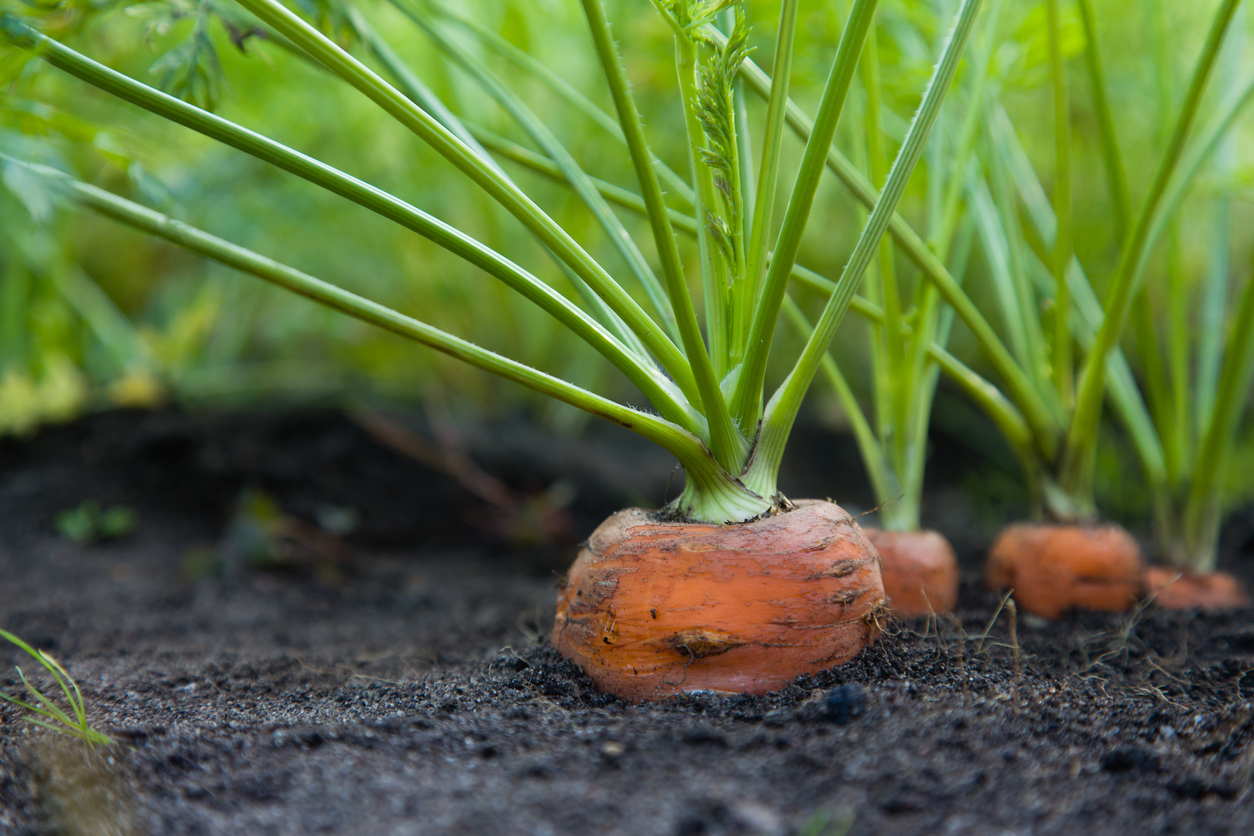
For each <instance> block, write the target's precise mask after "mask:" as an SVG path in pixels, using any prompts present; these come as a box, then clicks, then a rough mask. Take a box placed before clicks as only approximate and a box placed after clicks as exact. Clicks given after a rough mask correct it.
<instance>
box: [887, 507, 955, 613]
mask: <svg viewBox="0 0 1254 836" xmlns="http://www.w3.org/2000/svg"><path fill="white" fill-rule="evenodd" d="M864 530H865V531H866V535H867V537H868V538H870V540H871V543H872V544H873V545H874V546H875V550H876V551H877V552H879V554H880V561H881V563H882V565H883V574H884V593H885V594H886V595H887V596H888V603H889V605H890V606H891V607H892V610H893V612H894V613H896V614H897V615H900V616H905V617H907V618H914V617H918V616H921V615H927V614H928V613H944V612H949V611H950V610H952V609H953V608H954V605H956V604H957V603H958V558H957V557H956V556H955V555H954V550H953V547H952V546H950V545H949V541H948V540H946V539H945V538H944V536H943V535H941V534H939V533H938V532H935V531H888V530H885V529H882V528H872V527H870V526H867V527H866V528H865V529H864Z"/></svg>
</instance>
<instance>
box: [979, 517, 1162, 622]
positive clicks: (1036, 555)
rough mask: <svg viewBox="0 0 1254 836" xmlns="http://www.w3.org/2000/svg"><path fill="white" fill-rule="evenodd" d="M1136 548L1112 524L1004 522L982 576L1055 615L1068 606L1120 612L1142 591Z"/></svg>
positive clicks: (1034, 609)
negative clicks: (1005, 525)
mask: <svg viewBox="0 0 1254 836" xmlns="http://www.w3.org/2000/svg"><path fill="white" fill-rule="evenodd" d="M1142 568H1143V561H1142V559H1141V549H1140V547H1139V546H1138V545H1137V544H1136V541H1135V540H1133V539H1132V536H1131V535H1129V534H1128V532H1127V531H1125V530H1124V529H1123V528H1121V527H1119V526H1117V525H1094V526H1084V525H1026V524H1018V525H1011V526H1008V527H1007V528H1006V529H1005V530H1004V531H1003V532H1002V534H1001V536H1000V537H998V538H997V542H996V543H994V544H993V548H992V550H991V551H990V552H989V555H988V564H987V566H986V569H985V580H986V581H987V583H988V586H989V587H990V588H992V589H1004V588H1013V589H1014V591H1015V600H1016V601H1017V602H1018V605H1019V606H1020V607H1022V608H1023V609H1025V610H1027V611H1028V612H1030V613H1034V614H1036V615H1040V616H1044V617H1046V618H1057V617H1058V616H1059V615H1061V614H1062V613H1063V611H1064V610H1067V609H1070V608H1071V607H1084V608H1086V609H1091V610H1105V611H1107V612H1123V611H1125V610H1129V609H1131V608H1132V607H1133V605H1134V604H1135V603H1136V598H1137V596H1138V595H1140V593H1141V590H1142V586H1141V584H1142V579H1141V572H1142Z"/></svg>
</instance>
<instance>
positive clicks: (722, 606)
mask: <svg viewBox="0 0 1254 836" xmlns="http://www.w3.org/2000/svg"><path fill="white" fill-rule="evenodd" d="M883 611H884V587H883V584H882V582H881V580H880V562H879V557H878V555H877V554H876V552H875V548H874V547H873V546H872V545H871V543H870V541H869V540H868V539H867V538H866V535H865V534H864V533H863V532H862V529H861V528H859V527H858V524H857V523H856V522H854V521H853V519H852V517H850V516H849V514H848V513H847V512H846V511H845V510H844V509H842V508H840V507H839V506H837V505H834V504H832V503H830V502H799V503H797V505H796V508H795V509H794V510H792V511H789V512H787V513H782V514H777V515H774V516H770V517H765V518H763V519H759V520H755V521H753V522H749V523H741V524H738V525H709V524H703V523H677V522H664V521H659V520H658V519H657V517H656V516H655V515H654V514H653V513H651V512H648V511H642V510H640V509H629V510H626V511H621V512H619V513H617V514H615V515H614V516H612V517H610V518H609V519H608V520H606V521H605V523H603V524H602V525H601V526H600V528H598V529H597V530H596V532H595V533H594V534H593V535H592V537H591V538H590V539H589V540H588V543H587V545H586V547H585V548H584V549H583V550H582V551H581V552H580V554H579V557H578V558H577V559H576V560H575V563H574V565H573V566H572V567H571V571H570V575H569V577H568V579H567V582H566V585H565V587H564V588H563V590H562V591H561V594H560V597H559V599H558V605H557V619H556V622H555V624H554V627H553V643H554V645H555V646H556V647H557V648H558V650H559V651H560V652H561V653H562V654H563V655H564V656H566V657H567V658H569V659H572V660H573V661H575V662H576V663H577V664H579V665H580V667H582V668H583V670H584V671H585V672H586V673H587V674H588V675H589V676H590V677H592V679H593V680H594V681H596V683H597V685H598V686H600V687H601V688H603V689H604V690H606V691H609V692H611V693H614V694H617V695H618V696H621V697H623V698H625V699H628V700H630V701H633V702H638V701H641V700H646V699H660V698H663V697H666V696H670V695H672V694H677V693H680V692H684V691H697V690H712V691H722V692H733V693H749V694H759V693H764V692H767V691H772V690H776V689H778V688H781V687H783V686H785V685H787V684H788V683H789V682H791V681H792V680H793V679H794V678H795V677H796V676H798V675H799V674H802V673H813V672H817V671H820V670H824V669H826V668H830V667H833V666H835V665H838V664H841V663H843V662H846V661H848V660H849V659H851V658H853V657H854V656H855V655H857V653H858V652H859V651H860V650H862V649H863V648H864V647H866V646H867V644H869V643H870V642H871V641H873V640H874V639H875V637H876V636H877V635H878V634H879V632H880V626H879V618H880V616H881V615H882V614H883Z"/></svg>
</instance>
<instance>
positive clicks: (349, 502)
mask: <svg viewBox="0 0 1254 836" xmlns="http://www.w3.org/2000/svg"><path fill="white" fill-rule="evenodd" d="M294 428H298V430H297V429H294ZM624 435H625V434H624ZM271 440H273V444H271V443H270V441H271ZM598 443H599V442H598ZM241 449H249V450H252V451H253V452H252V453H251V454H250V455H248V456H242V455H241V456H236V451H238V450H241ZM614 449H615V448H614V446H613V443H611V444H609V445H608V446H607V447H604V448H601V450H600V451H599V453H598V455H603V456H606V457H607V458H606V462H607V464H606V467H607V469H612V468H615V467H621V466H622V460H623V459H626V460H630V459H632V457H634V456H636V454H637V451H636V449H635V448H634V447H631V446H630V445H628V446H626V447H624V448H621V449H620V452H619V456H620V458H618V459H615V458H614V457H613V456H614V454H613V453H612V452H609V453H607V452H606V451H607V450H609V451H613V450H614ZM471 452H472V453H474V452H475V447H474V445H471ZM389 461H394V462H395V463H394V465H393V466H395V467H396V468H397V469H398V473H399V474H403V475H406V477H409V476H412V474H413V470H412V467H413V465H412V464H411V463H408V462H406V461H404V460H402V459H399V458H395V457H389V454H387V451H385V450H382V449H381V448H379V447H377V446H375V445H374V443H373V442H372V441H370V439H369V437H368V436H367V435H365V434H364V433H361V432H359V430H358V429H357V428H356V427H355V425H353V424H352V423H351V422H349V421H347V420H346V419H344V418H342V417H340V416H339V415H337V414H335V413H280V414H260V415H248V414H244V415H234V416H200V417H185V416H178V415H170V414H165V415H144V414H132V415H125V416H119V415H112V416H100V417H98V418H94V419H88V420H86V421H83V422H80V423H79V424H76V425H73V426H70V427H65V428H61V429H55V430H49V431H47V432H45V433H44V434H42V435H41V436H40V437H38V438H36V439H34V440H33V441H30V442H26V443H23V444H17V443H14V442H3V443H0V577H3V579H4V588H3V594H0V625H3V626H4V627H5V628H6V629H11V630H13V631H14V632H16V633H17V634H19V635H21V636H23V637H24V638H26V639H27V640H29V641H31V642H32V644H34V645H36V646H38V647H40V648H43V649H46V650H48V651H49V652H51V653H53V654H54V655H55V656H56V658H57V659H58V660H59V661H61V662H63V663H64V664H65V665H66V667H67V668H68V670H69V671H70V672H71V674H72V675H73V676H74V677H75V678H76V679H77V680H78V682H79V684H80V686H81V687H82V688H83V693H84V697H85V699H86V701H87V704H88V711H89V715H90V718H91V719H92V721H93V722H94V723H96V724H97V725H98V726H100V727H101V728H103V729H104V730H107V731H109V732H110V733H112V734H113V735H114V736H115V737H117V738H118V739H119V740H120V745H118V746H116V747H114V748H113V749H111V750H109V751H108V753H107V756H106V760H105V761H104V762H105V763H108V760H107V758H112V760H113V763H112V764H111V765H110V768H111V769H114V770H116V773H115V777H116V778H117V784H116V786H119V787H124V788H125V795H126V797H127V798H129V799H130V801H129V803H130V804H131V805H133V806H132V809H131V810H130V811H129V812H128V813H127V815H128V816H132V817H133V819H132V818H128V819H127V821H132V820H133V821H136V822H138V827H139V829H140V831H141V832H147V833H151V834H155V835H156V836H160V834H184V833H196V834H224V835H225V834H232V836H234V835H235V834H240V833H248V834H254V833H259V834H265V833H274V834H289V833H290V834H308V833H320V832H326V833H337V834H372V835H373V834H378V833H422V834H484V835H485V836H495V835H496V834H532V833H551V834H586V833H598V834H609V835H610V836H617V834H623V836H626V835H627V834H632V836H637V835H638V834H641V833H649V834H655V833H656V834H664V836H669V835H670V834H676V836H678V834H729V835H730V834H779V836H783V835H784V834H795V833H799V832H801V831H802V830H803V828H806V827H807V826H809V827H810V830H809V831H807V832H814V830H816V829H818V826H819V824H821V823H822V822H824V821H830V822H834V823H836V824H841V823H848V822H852V825H851V826H852V830H851V831H850V832H854V833H877V834H889V835H890V836H891V835H892V834H915V833H962V834H990V835H991V834H1006V833H1016V834H1020V833H1021V834H1027V833H1032V834H1068V836H1070V834H1083V833H1159V832H1162V833H1173V832H1174V833H1198V834H1201V833H1205V834H1233V836H1236V834H1248V833H1251V832H1254V795H1252V791H1251V773H1252V767H1254V745H1252V744H1254V676H1251V675H1250V671H1251V670H1254V613H1252V612H1251V610H1250V609H1238V610H1227V611H1223V612H1213V613H1201V614H1197V613H1184V612H1171V611H1166V610H1162V609H1160V608H1156V607H1147V608H1139V609H1135V610H1133V611H1132V612H1129V613H1123V614H1107V613H1097V612H1073V613H1067V614H1063V616H1062V617H1061V618H1060V619H1059V620H1057V621H1044V620H1041V619H1038V618H1036V617H1034V616H1031V615H1029V614H1026V613H1025V612H1024V611H1023V609H1022V608H1020V610H1019V614H1018V619H1017V624H1016V630H1015V632H1014V637H1015V640H1014V641H1013V642H1012V639H1011V636H1012V634H1011V631H1010V621H1009V618H1010V614H1009V613H1008V612H1007V611H1006V610H1005V609H1002V610H1001V611H1000V612H998V605H999V603H1000V602H1001V595H999V594H997V593H994V592H991V591H986V590H985V589H984V586H983V583H982V580H981V578H980V571H981V568H980V567H981V562H982V558H983V552H984V549H985V548H986V547H987V544H988V539H987V535H986V534H985V535H980V534H979V533H978V531H976V532H973V531H957V532H954V531H944V533H945V534H946V535H947V536H949V537H950V538H951V539H952V540H953V541H954V542H955V543H958V544H962V543H975V542H977V541H979V540H980V537H981V536H983V537H985V539H984V540H983V541H982V543H978V545H977V546H973V547H971V548H967V547H965V546H961V545H960V546H959V548H958V549H957V551H958V556H959V560H960V561H961V565H962V569H963V576H964V583H963V586H962V588H961V590H960V595H959V601H958V607H957V609H956V611H955V613H954V615H953V617H952V618H946V617H938V618H935V619H919V620H915V621H908V622H889V623H888V624H887V628H888V634H887V635H885V636H884V637H883V638H882V639H881V640H880V641H879V642H877V643H876V644H875V645H874V646H873V647H872V648H871V649H869V650H868V651H866V652H864V653H863V654H862V655H861V656H859V657H858V658H856V659H855V660H854V661H852V662H851V663H850V664H848V665H845V666H843V667H839V668H836V669H834V670H831V671H826V672H823V673H820V674H817V675H813V676H803V677H798V678H797V679H795V680H793V681H792V682H791V683H790V684H788V685H787V686H786V687H785V688H783V689H782V690H780V691H778V692H776V693H773V694H768V695H762V696H737V697H723V696H715V695H710V694H704V693H697V694H688V695H682V696H679V697H675V698H673V699H670V700H666V701H663V702H658V703H644V704H640V705H629V704H627V703H625V702H623V701H622V700H619V699H617V698H614V697H611V696H607V695H605V694H604V693H602V692H600V691H598V690H597V689H596V688H595V687H594V685H593V684H592V682H591V680H589V679H588V678H587V677H586V676H585V675H584V674H583V673H582V672H581V671H580V670H579V668H578V667H576V666H575V665H574V664H572V663H570V662H568V661H565V660H563V659H561V658H560V657H559V656H558V655H557V654H556V652H555V651H554V650H553V648H552V646H551V645H550V644H549V642H548V640H547V639H546V636H547V634H548V630H549V629H550V627H551V621H550V619H551V613H552V607H553V602H554V599H555V596H556V591H555V588H554V587H555V582H556V579H555V577H554V575H553V571H554V570H555V569H556V570H558V571H560V568H559V567H563V566H564V565H567V564H568V563H569V560H570V559H571V558H572V557H573V554H574V550H573V547H565V548H563V547H554V548H552V550H551V551H544V550H541V551H539V552H535V551H532V552H527V553H522V552H517V551H514V550H512V549H510V548H508V547H507V546H505V545H503V544H499V543H498V544H494V543H492V542H491V540H490V538H488V537H486V536H485V537H483V538H479V539H469V540H465V541H462V542H460V543H459V542H457V541H456V538H450V537H448V535H447V530H446V529H437V530H436V533H434V534H432V535H431V536H430V538H429V539H424V538H423V537H422V536H421V535H410V534H404V535H403V536H399V537H396V538H395V539H392V535H390V534H388V532H392V533H393V534H394V533H395V532H397V531H403V530H406V529H405V528H404V524H403V522H402V520H403V517H402V516H400V514H399V512H396V515H395V516H392V515H393V513H394V512H393V510H392V509H391V507H390V506H389V505H388V504H387V503H388V497H387V496H386V495H382V494H381V493H380V492H379V491H378V490H377V489H375V488H371V487H370V485H371V484H372V483H374V484H383V485H385V486H395V485H398V484H399V483H400V482H403V481H404V480H403V479H401V478H400V477H399V475H398V473H392V472H390V471H389V470H388V467H389V465H388V462H389ZM669 466H670V465H669V463H665V462H662V463H661V467H660V469H659V470H658V471H657V472H656V473H654V472H652V471H649V472H648V473H647V474H646V475H647V476H648V477H649V478H650V479H655V478H656V480H657V481H656V482H651V483H650V484H653V485H655V486H656V488H657V490H658V491H659V492H661V491H662V490H664V489H665V483H666V476H667V472H668V470H669ZM520 470H521V469H520ZM628 470H629V469H628ZM493 472H494V473H497V472H500V471H493ZM554 478H556V475H555V476H554ZM786 478H787V477H786ZM954 478H955V479H959V478H962V477H961V474H956V475H955V476H954ZM511 484H513V485H514V486H515V487H520V485H521V482H511ZM587 484H588V485H589V486H590V487H588V489H587V493H585V494H584V495H583V497H582V498H581V499H580V500H579V501H577V503H576V506H575V507H574V511H575V513H576V514H577V515H579V516H581V517H582V516H584V515H586V516H588V517H593V516H594V515H595V514H600V515H601V518H603V517H604V516H607V515H608V514H609V513H610V512H611V511H612V510H613V506H610V507H609V508H602V507H592V506H591V505H584V506H580V505H579V504H578V502H585V503H587V502H589V499H588V497H590V496H594V495H600V496H603V497H609V498H610V499H611V500H612V501H614V502H620V501H621V500H620V499H619V498H618V497H615V496H614V495H613V491H611V490H609V489H603V490H602V489H598V488H597V487H596V483H595V482H593V481H589V482H588V483H587ZM785 484H787V482H786V483H785ZM541 487H543V486H541ZM245 488H251V489H254V490H264V491H265V492H267V493H268V494H269V495H270V496H271V497H272V498H273V500H274V502H275V503H276V504H277V506H278V508H279V509H280V511H281V512H282V513H284V514H288V515H293V516H295V517H298V518H300V519H302V520H304V521H305V522H306V523H307V524H309V525H317V524H318V509H319V507H320V504H321V503H325V504H328V505H333V506H336V507H339V508H348V507H349V506H352V507H353V509H354V510H356V511H357V512H358V513H359V514H360V516H361V527H360V528H359V529H358V533H357V534H351V533H350V534H345V535H337V536H342V538H343V539H344V541H345V543H346V544H347V547H348V548H349V551H350V552H351V559H349V560H347V561H345V563H344V566H345V567H346V568H344V570H343V571H342V572H339V573H338V574H337V573H329V574H328V573H321V572H319V571H317V570H316V569H314V568H307V567H305V566H303V565H302V566H295V567H293V566H290V565H288V566H280V567H274V566H273V565H265V564H263V565H257V564H254V563H251V562H249V561H248V560H243V561H242V562H240V563H238V565H235V566H231V567H224V566H216V567H213V566H210V569H209V570H206V566H208V565H210V564H211V563H212V561H209V560H207V559H206V555H208V554H211V553H213V552H214V551H215V549H216V548H217V547H218V546H219V545H220V544H221V542H222V538H223V536H224V532H225V531H226V530H227V528H228V527H229V525H228V524H229V523H231V522H232V521H233V520H236V521H237V517H238V513H237V511H236V510H234V509H235V508H236V507H237V506H238V504H239V503H238V501H237V500H238V496H239V492H240V491H242V490H244V489H245ZM390 489H394V490H399V487H395V488H390ZM835 489H836V487H835V486H834V487H833V491H834V490H835ZM422 490H423V491H424V493H423V496H424V497H425V501H426V502H427V504H426V505H425V506H424V507H423V508H422V509H420V510H419V509H415V510H414V513H416V514H422V515H427V516H426V518H429V519H436V520H438V519H439V517H440V515H444V516H446V517H448V516H453V517H455V516H456V515H457V514H459V513H461V511H460V510H458V506H456V505H452V506H450V505H447V504H446V505H440V504H439V503H440V502H441V501H442V500H440V499H439V497H440V496H442V495H443V496H453V497H458V496H460V494H459V493H458V491H459V488H458V486H456V485H448V484H446V483H435V482H428V483H427V484H426V485H425V486H424V487H423V488H422ZM598 490H601V493H600V494H598V493H597V491H598ZM622 492H623V493H627V494H630V493H631V490H630V489H624V490H623V491H622ZM319 494H321V496H319ZM355 496H358V497H364V498H366V500H368V501H362V502H361V503H360V504H359V505H354V499H353V498H354V497H355ZM376 496H378V497H379V500H378V502H379V509H380V510H379V513H381V514H384V515H385V516H382V517H379V516H374V515H373V514H374V511H373V510H372V508H373V506H372V505H371V504H370V503H371V502H373V501H374V497H376ZM834 498H835V499H837V500H838V501H841V502H842V504H856V503H857V500H858V499H859V497H856V496H855V497H851V498H849V499H848V501H847V500H846V498H845V497H840V496H837V497H834ZM86 499H96V500H97V501H99V502H100V503H101V505H102V506H113V505H117V504H126V505H128V506H130V507H132V508H134V509H135V510H136V512H137V513H138V527H137V529H136V531H135V533H134V534H132V535H130V537H129V538H128V539H124V540H119V541H114V542H108V543H102V544H98V545H95V546H80V545H77V544H75V543H73V542H70V541H68V540H66V539H64V538H62V537H60V536H59V535H57V534H56V533H55V530H54V527H53V522H52V521H53V519H54V518H55V515H56V513H57V512H58V511H60V510H64V509H65V508H68V507H76V506H77V505H79V504H80V503H81V502H83V501H84V500H86ZM660 499H661V497H660V496H659V497H657V501H660ZM398 501H399V500H398ZM458 501H459V502H460V501H462V500H458ZM608 501H609V500H606V502H607V503H608ZM626 504H628V502H623V503H622V505H626ZM864 507H865V506H864ZM1251 520H1254V516H1250V515H1240V516H1238V518H1237V519H1236V521H1235V522H1234V523H1233V525H1232V526H1230V533H1229V534H1227V535H1225V551H1224V556H1223V559H1222V560H1221V568H1223V569H1225V570H1226V571H1230V572H1233V573H1235V574H1236V575H1237V577H1238V578H1239V579H1240V580H1242V582H1244V583H1245V584H1246V585H1247V586H1248V585H1249V584H1250V581H1251V579H1252V575H1254V573H1251V571H1250V562H1249V558H1250V554H1249V553H1248V540H1249V536H1250V535H1249V533H1250V532H1251V531H1254V527H1252V526H1251ZM928 522H929V523H930V524H933V525H934V524H935V521H932V520H929V521H928ZM384 523H386V525H385V524H384ZM584 530H586V531H591V530H592V528H591V527H589V528H586V529H584ZM437 534H438V536H436V535H437ZM385 535H386V536H385ZM994 613H997V615H996V618H994ZM1016 647H1017V649H1018V652H1019V654H1020V657H1021V664H1020V665H1019V666H1018V673H1017V675H1016V666H1015V664H1014V656H1015V648H1016ZM15 663H16V664H21V663H22V660H21V659H20V658H19V656H18V655H16V654H11V653H10V652H9V651H8V650H0V690H3V691H5V692H6V693H15V692H16V691H17V690H18V689H19V688H20V683H19V682H18V681H17V677H16V674H15V673H13V670H12V665H13V664H15ZM1016 695H1017V697H1016ZM41 735H42V733H41V732H39V731H38V730H36V729H34V728H33V727H31V726H29V725H27V724H25V723H23V722H22V720H21V719H20V712H19V711H16V710H14V709H12V708H10V707H5V708H3V709H0V832H3V833H5V834H6V836H8V834H10V833H11V834H15V835H16V836H34V834H38V833H44V832H47V831H48V829H49V828H50V827H51V826H52V822H51V821H50V819H49V816H50V815H52V814H53V813H55V811H56V806H55V805H56V801H55V799H54V798H53V796H51V795H49V793H48V791H47V784H46V783H44V779H43V778H42V777H41V775H44V774H46V773H44V772H42V771H41V770H44V769H46V765H45V766H41V760H40V757H41V756H40V751H41V750H40V747H41V746H42V745H44V743H43V742H41ZM61 774H63V775H64V774H70V772H68V771H66V770H62V773H61ZM829 832H839V830H835V831H832V830H830V829H829Z"/></svg>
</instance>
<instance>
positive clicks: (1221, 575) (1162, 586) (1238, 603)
mask: <svg viewBox="0 0 1254 836" xmlns="http://www.w3.org/2000/svg"><path fill="white" fill-rule="evenodd" d="M1145 592H1146V594H1147V595H1153V596H1154V604H1155V605H1157V606H1159V607H1163V608H1165V609H1169V610H1231V609H1237V608H1239V607H1248V606H1249V605H1250V596H1249V594H1248V593H1247V592H1246V591H1245V589H1244V588H1243V587H1242V586H1241V582H1240V581H1238V580H1237V579H1236V578H1234V577H1233V576H1232V575H1229V574H1228V573H1227V572H1191V571H1189V570H1187V569H1174V568H1172V567H1170V566H1151V567H1149V568H1148V569H1146V570H1145Z"/></svg>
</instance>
